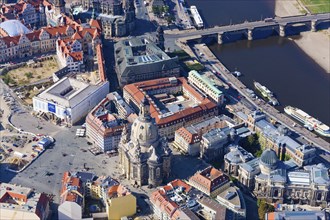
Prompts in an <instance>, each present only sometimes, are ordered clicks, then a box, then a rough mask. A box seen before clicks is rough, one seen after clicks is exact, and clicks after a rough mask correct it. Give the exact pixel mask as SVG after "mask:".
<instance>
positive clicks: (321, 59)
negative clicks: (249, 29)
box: [275, 0, 330, 73]
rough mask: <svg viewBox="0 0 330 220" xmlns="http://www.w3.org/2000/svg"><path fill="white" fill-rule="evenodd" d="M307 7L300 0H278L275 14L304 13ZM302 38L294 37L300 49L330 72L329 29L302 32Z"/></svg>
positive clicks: (293, 14)
mask: <svg viewBox="0 0 330 220" xmlns="http://www.w3.org/2000/svg"><path fill="white" fill-rule="evenodd" d="M306 10H307V9H306V7H305V6H304V5H303V4H302V3H301V2H300V1H299V0H287V1H283V0H276V4H275V15H276V16H279V17H286V16H296V15H302V14H304V13H305V12H306ZM300 36H301V37H300V38H298V39H294V42H295V43H296V44H297V46H298V47H300V49H302V50H303V51H304V52H305V53H306V54H307V55H308V56H309V57H311V58H312V59H313V60H314V61H315V62H316V63H317V64H318V65H320V66H321V67H322V68H323V69H324V70H325V71H326V72H327V73H330V62H329V60H330V52H329V48H330V41H329V40H330V32H329V30H324V31H318V32H302V33H301V34H300Z"/></svg>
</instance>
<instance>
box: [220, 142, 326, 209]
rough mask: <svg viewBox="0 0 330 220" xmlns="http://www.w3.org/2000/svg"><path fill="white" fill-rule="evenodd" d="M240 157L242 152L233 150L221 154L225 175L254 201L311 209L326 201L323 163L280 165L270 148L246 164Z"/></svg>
mask: <svg viewBox="0 0 330 220" xmlns="http://www.w3.org/2000/svg"><path fill="white" fill-rule="evenodd" d="M238 151H239V152H238ZM243 154H244V151H242V149H239V148H237V149H232V150H231V151H230V152H229V153H228V154H227V155H225V172H227V173H228V174H230V175H232V176H234V177H237V179H238V181H239V182H240V184H241V185H242V186H244V187H246V188H248V189H249V190H252V191H253V193H254V195H255V196H256V197H257V198H261V199H266V201H268V202H271V203H274V202H279V203H299V204H309V205H312V206H319V205H325V203H326V201H328V200H329V187H330V181H329V174H328V168H326V167H325V166H324V165H323V164H313V165H309V166H304V167H303V169H302V168H297V165H296V164H295V163H294V160H293V159H291V160H289V161H285V162H282V161H280V160H279V159H278V158H277V155H276V152H275V151H274V150H272V149H266V150H265V151H264V152H263V153H262V155H261V157H260V158H254V159H251V158H249V160H248V161H246V159H243V157H242V156H243ZM240 155H241V156H240ZM237 165H238V166H239V168H238V170H237V171H236V168H235V167H236V166H237Z"/></svg>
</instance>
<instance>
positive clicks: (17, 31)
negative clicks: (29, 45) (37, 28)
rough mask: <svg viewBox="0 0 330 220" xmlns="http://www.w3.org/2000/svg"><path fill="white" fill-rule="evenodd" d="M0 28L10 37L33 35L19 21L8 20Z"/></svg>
mask: <svg viewBox="0 0 330 220" xmlns="http://www.w3.org/2000/svg"><path fill="white" fill-rule="evenodd" d="M0 28H1V29H2V30H4V31H5V32H6V33H7V34H8V35H9V36H10V37H14V36H18V35H21V34H28V33H31V30H29V29H28V28H27V27H25V26H24V24H22V23H21V22H20V21H18V20H8V21H5V22H2V23H1V24H0Z"/></svg>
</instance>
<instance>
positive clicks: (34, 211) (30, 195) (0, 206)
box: [0, 183, 49, 220]
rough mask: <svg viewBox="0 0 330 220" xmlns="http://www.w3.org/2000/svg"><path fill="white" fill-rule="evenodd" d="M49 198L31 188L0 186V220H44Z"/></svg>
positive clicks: (47, 212) (47, 213) (10, 185)
mask: <svg viewBox="0 0 330 220" xmlns="http://www.w3.org/2000/svg"><path fill="white" fill-rule="evenodd" d="M48 215H49V198H48V197H47V195H46V194H44V193H38V192H35V191H34V190H32V189H31V188H27V187H23V186H17V185H12V184H8V183H1V184H0V219H22V220H46V219H48Z"/></svg>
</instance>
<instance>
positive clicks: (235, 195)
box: [216, 186, 246, 219]
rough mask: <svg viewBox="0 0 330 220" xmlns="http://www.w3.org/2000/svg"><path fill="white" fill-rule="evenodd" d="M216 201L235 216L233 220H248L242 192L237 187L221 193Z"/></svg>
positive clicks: (231, 187)
mask: <svg viewBox="0 0 330 220" xmlns="http://www.w3.org/2000/svg"><path fill="white" fill-rule="evenodd" d="M216 200H217V201H218V202H219V203H220V204H221V205H223V206H225V207H226V208H227V209H229V210H231V211H232V212H233V214H234V216H235V218H233V219H246V218H245V217H246V208H245V201H244V198H243V195H242V193H241V191H240V190H239V189H238V188H237V187H235V186H230V187H229V188H227V189H226V190H224V191H222V192H221V193H219V195H217V197H216Z"/></svg>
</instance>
